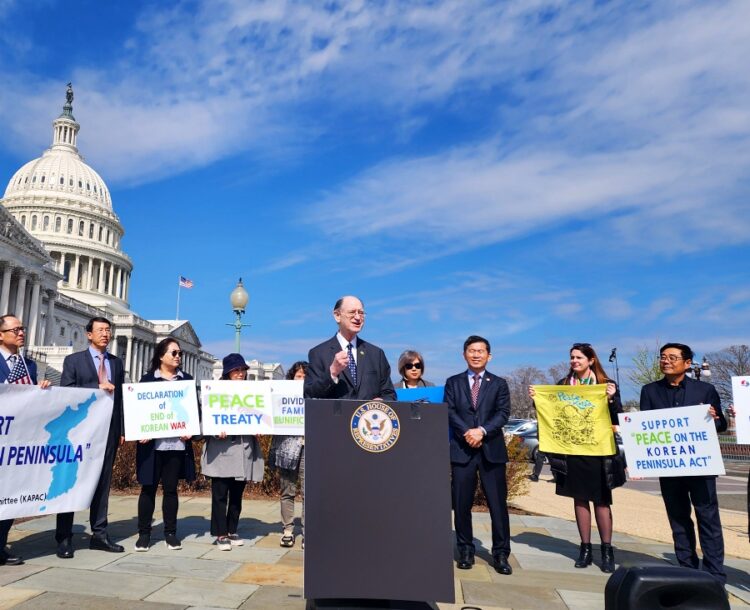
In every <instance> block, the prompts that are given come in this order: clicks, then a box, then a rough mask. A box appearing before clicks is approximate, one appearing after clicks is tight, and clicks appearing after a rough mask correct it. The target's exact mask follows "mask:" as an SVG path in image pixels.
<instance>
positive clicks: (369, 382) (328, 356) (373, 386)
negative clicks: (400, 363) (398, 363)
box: [305, 336, 396, 401]
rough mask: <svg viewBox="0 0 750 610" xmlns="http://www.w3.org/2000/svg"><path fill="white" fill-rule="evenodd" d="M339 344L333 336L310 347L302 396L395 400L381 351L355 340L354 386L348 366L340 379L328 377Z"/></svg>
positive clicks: (338, 349)
mask: <svg viewBox="0 0 750 610" xmlns="http://www.w3.org/2000/svg"><path fill="white" fill-rule="evenodd" d="M340 351H341V344H340V343H339V342H338V339H336V337H335V336H334V337H333V338H332V339H329V340H328V341H324V342H323V343H321V344H320V345H318V346H316V347H313V348H312V349H311V350H310V353H309V355H308V361H309V362H310V366H309V367H308V369H307V375H306V376H305V398H344V399H351V400H372V399H373V398H382V399H383V400H390V401H395V400H396V391H395V390H394V389H393V383H392V382H391V367H390V365H389V364H388V359H387V358H386V357H385V354H384V353H383V350H382V349H380V348H379V347H377V346H375V345H373V344H372V343H367V341H362V339H359V338H358V339H357V385H356V386H355V385H354V382H353V381H352V377H351V375H350V373H349V369H346V368H345V369H344V370H343V371H342V373H341V375H339V382H338V383H334V381H333V380H332V379H331V371H330V367H331V362H333V357H334V356H335V355H336V353H338V352H340Z"/></svg>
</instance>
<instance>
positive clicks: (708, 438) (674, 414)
mask: <svg viewBox="0 0 750 610" xmlns="http://www.w3.org/2000/svg"><path fill="white" fill-rule="evenodd" d="M620 434H621V435H622V442H623V447H624V449H625V457H626V459H627V461H628V474H629V475H630V476H631V477H679V476H693V475H714V474H716V475H718V474H724V462H723V461H722V459H721V449H720V448H719V437H718V436H717V435H716V425H715V424H714V420H713V418H712V417H711V416H710V415H709V414H708V405H696V406H692V407H677V408H674V409H656V410H654V411H640V412H633V413H623V414H621V415H620Z"/></svg>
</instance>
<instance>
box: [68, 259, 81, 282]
mask: <svg viewBox="0 0 750 610" xmlns="http://www.w3.org/2000/svg"><path fill="white" fill-rule="evenodd" d="M80 269H81V256H80V254H76V264H75V267H74V271H73V288H78V281H79V280H80V277H79V273H80ZM68 284H70V282H68Z"/></svg>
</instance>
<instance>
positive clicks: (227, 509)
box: [211, 477, 247, 536]
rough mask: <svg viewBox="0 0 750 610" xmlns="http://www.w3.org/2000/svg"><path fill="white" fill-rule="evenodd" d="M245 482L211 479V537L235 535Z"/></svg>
mask: <svg viewBox="0 0 750 610" xmlns="http://www.w3.org/2000/svg"><path fill="white" fill-rule="evenodd" d="M246 484H247V481H244V480H243V481H238V480H236V479H231V478H224V477H211V535H212V536H226V535H227V534H236V533H237V525H238V524H239V522H240V513H241V512H242V494H243V492H244V491H245V485H246Z"/></svg>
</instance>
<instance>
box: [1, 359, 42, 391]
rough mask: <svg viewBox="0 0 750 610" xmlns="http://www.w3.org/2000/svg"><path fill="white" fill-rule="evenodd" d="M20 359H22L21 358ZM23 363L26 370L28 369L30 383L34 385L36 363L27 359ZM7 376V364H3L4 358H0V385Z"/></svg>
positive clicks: (8, 370) (8, 371)
mask: <svg viewBox="0 0 750 610" xmlns="http://www.w3.org/2000/svg"><path fill="white" fill-rule="evenodd" d="M21 357H22V358H23V356H21ZM24 362H26V368H27V369H29V375H31V381H32V382H33V383H34V385H36V362H34V361H33V360H29V359H28V358H24ZM8 375H10V369H9V368H8V364H7V363H6V362H5V358H2V357H0V383H5V380H6V379H7V378H8Z"/></svg>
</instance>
